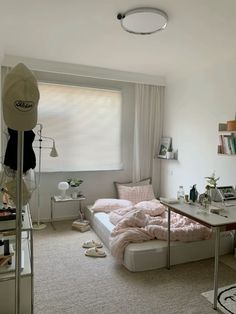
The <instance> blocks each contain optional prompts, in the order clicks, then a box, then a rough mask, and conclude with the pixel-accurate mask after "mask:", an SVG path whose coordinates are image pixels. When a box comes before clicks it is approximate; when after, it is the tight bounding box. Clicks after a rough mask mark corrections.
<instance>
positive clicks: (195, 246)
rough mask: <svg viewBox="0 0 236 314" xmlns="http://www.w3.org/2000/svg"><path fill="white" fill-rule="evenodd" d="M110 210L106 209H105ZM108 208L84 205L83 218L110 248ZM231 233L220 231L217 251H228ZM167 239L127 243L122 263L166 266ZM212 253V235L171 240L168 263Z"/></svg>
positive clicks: (135, 269) (138, 266)
mask: <svg viewBox="0 0 236 314" xmlns="http://www.w3.org/2000/svg"><path fill="white" fill-rule="evenodd" d="M109 212H110V211H109ZM109 212H95V211H94V210H93V209H92V206H87V207H86V208H85V216H86V219H88V220H89V221H90V224H91V226H92V228H93V230H94V231H95V233H96V234H97V235H98V236H99V238H100V239H101V240H102V242H103V243H104V244H105V246H106V247H107V248H108V249H110V248H111V247H110V236H111V234H112V232H113V230H114V228H115V225H114V224H112V223H111V221H110V219H109ZM233 245H234V235H233V233H232V232H222V233H221V239H220V254H221V255H223V254H227V253H229V252H232V250H233ZM166 256H167V243H166V241H165V240H149V241H144V242H141V243H129V244H128V245H127V246H126V247H125V249H124V253H123V259H122V264H123V265H124V266H125V267H126V268H127V269H128V270H129V271H131V272H139V271H146V270H152V269H158V268H163V267H165V266H166ZM213 256H214V237H213V236H212V237H211V238H210V239H207V240H200V241H193V242H182V241H171V261H170V262H171V265H176V264H181V263H186V262H192V261H197V260H201V259H206V258H210V257H213Z"/></svg>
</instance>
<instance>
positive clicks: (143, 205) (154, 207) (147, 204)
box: [135, 200, 166, 216]
mask: <svg viewBox="0 0 236 314" xmlns="http://www.w3.org/2000/svg"><path fill="white" fill-rule="evenodd" d="M135 208H137V209H142V212H144V213H145V214H147V215H150V216H158V215H161V214H162V213H164V211H165V209H166V208H165V206H164V205H162V204H161V203H160V201H158V200H151V201H143V202H140V203H138V204H136V205H135Z"/></svg>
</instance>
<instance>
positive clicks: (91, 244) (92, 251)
mask: <svg viewBox="0 0 236 314" xmlns="http://www.w3.org/2000/svg"><path fill="white" fill-rule="evenodd" d="M102 247H103V245H102V243H100V242H96V241H94V240H89V241H86V242H84V243H83V248H86V249H87V250H86V251H85V253H84V254H85V255H86V256H92V257H105V256H106V253H105V252H104V251H103V250H100V248H102Z"/></svg>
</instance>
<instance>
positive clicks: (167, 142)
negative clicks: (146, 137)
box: [158, 137, 171, 158]
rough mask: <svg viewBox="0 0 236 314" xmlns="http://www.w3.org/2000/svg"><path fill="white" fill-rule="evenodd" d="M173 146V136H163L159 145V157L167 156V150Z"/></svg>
mask: <svg viewBox="0 0 236 314" xmlns="http://www.w3.org/2000/svg"><path fill="white" fill-rule="evenodd" d="M170 148H171V137H162V138H161V141H160V145H159V153H158V157H159V158H166V153H167V151H168V150H169V149H170Z"/></svg>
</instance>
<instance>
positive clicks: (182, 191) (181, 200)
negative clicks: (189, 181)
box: [177, 185, 185, 203]
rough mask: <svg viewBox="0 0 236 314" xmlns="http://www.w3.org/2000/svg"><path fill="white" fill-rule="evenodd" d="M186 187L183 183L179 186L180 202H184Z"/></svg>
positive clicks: (178, 197) (178, 195) (178, 196)
mask: <svg viewBox="0 0 236 314" xmlns="http://www.w3.org/2000/svg"><path fill="white" fill-rule="evenodd" d="M184 195H185V194H184V187H183V186H182V185H180V186H179V189H178V191H177V199H178V200H179V201H180V203H183V202H184Z"/></svg>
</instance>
